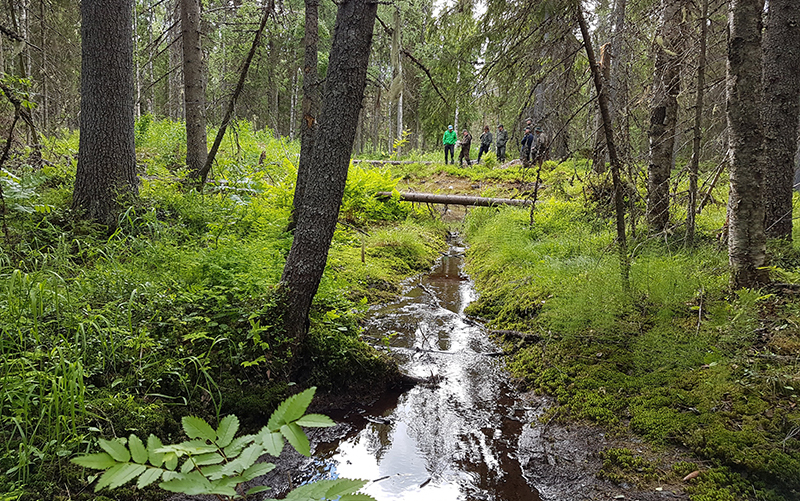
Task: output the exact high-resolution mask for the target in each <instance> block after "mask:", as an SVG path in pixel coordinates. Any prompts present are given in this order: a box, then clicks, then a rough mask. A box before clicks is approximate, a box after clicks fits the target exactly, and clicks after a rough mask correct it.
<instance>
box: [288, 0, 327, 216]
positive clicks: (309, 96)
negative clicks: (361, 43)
mask: <svg viewBox="0 0 800 501" xmlns="http://www.w3.org/2000/svg"><path fill="white" fill-rule="evenodd" d="M305 4H306V20H305V38H304V40H303V45H304V47H305V55H304V57H303V120H301V121H300V160H299V162H298V165H297V182H296V183H295V187H294V200H293V202H292V214H291V216H290V219H289V229H290V230H293V229H294V227H295V224H296V222H297V217H298V212H299V210H300V203H301V201H302V200H303V195H304V193H305V188H306V183H307V182H308V177H309V176H310V175H311V165H312V164H311V163H310V162H311V152H312V151H313V150H314V138H315V137H316V133H317V117H318V116H319V106H320V92H319V69H318V61H317V45H318V43H319V32H318V30H319V0H305Z"/></svg>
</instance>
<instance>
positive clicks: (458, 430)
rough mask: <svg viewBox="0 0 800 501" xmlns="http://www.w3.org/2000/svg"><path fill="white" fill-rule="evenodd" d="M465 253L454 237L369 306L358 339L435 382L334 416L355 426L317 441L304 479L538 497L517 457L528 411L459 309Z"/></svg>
mask: <svg viewBox="0 0 800 501" xmlns="http://www.w3.org/2000/svg"><path fill="white" fill-rule="evenodd" d="M463 253H464V249H463V248H462V247H460V246H459V244H458V243H455V244H452V245H451V247H450V249H449V251H448V253H447V254H446V255H444V256H443V257H442V258H441V260H440V261H439V263H438V264H437V266H436V267H435V269H434V270H433V271H432V272H431V273H429V274H428V275H426V276H424V277H422V278H421V279H419V280H418V282H417V283H416V284H413V285H409V287H408V290H407V291H406V292H405V294H404V296H403V297H402V298H401V299H400V300H399V301H397V302H394V303H391V304H387V305H382V306H380V307H376V308H374V309H373V310H372V311H371V314H370V316H369V319H368V320H367V322H366V326H365V337H366V338H367V339H369V340H370V341H371V342H372V343H373V344H374V345H376V346H383V347H384V349H387V350H389V351H390V352H391V354H392V355H393V356H395V357H397V359H398V360H399V362H400V366H401V370H403V371H404V372H406V373H407V374H410V375H412V376H417V377H420V378H428V379H429V380H431V381H432V383H431V384H425V385H418V386H416V387H414V388H413V389H411V390H409V391H408V392H406V393H403V394H402V395H400V396H399V397H398V396H396V395H395V396H394V397H387V398H386V399H385V400H386V401H382V402H378V403H377V404H375V405H374V406H373V407H371V408H369V409H358V410H354V411H351V412H349V413H347V414H344V415H343V416H336V417H335V418H336V419H337V420H339V421H346V422H349V423H351V424H353V425H354V427H355V428H354V429H355V430H356V431H355V432H354V433H351V434H350V435H349V436H347V437H345V438H344V439H341V440H336V441H334V442H329V443H322V444H318V445H317V447H316V451H315V454H314V458H313V460H312V462H311V463H310V465H309V466H308V467H307V468H306V470H305V473H306V475H308V477H309V479H310V480H319V479H323V478H337V477H339V476H342V477H348V478H361V479H368V480H371V482H370V483H369V484H367V486H366V487H365V488H364V489H363V490H362V492H365V493H367V494H370V495H372V496H373V497H375V499H377V500H378V501H390V500H415V501H426V500H435V501H450V500H497V501H501V500H502V501H515V500H526V501H539V499H540V498H539V495H538V493H537V492H536V490H535V489H534V488H533V487H531V486H530V485H529V482H528V481H527V480H526V478H525V476H524V475H523V470H522V468H521V467H520V463H519V461H518V458H517V449H518V443H519V438H520V435H521V434H522V432H523V427H529V426H530V424H529V423H531V421H533V420H535V413H534V412H533V410H532V409H530V408H526V407H524V406H523V404H522V402H521V401H518V400H517V399H516V394H515V392H514V390H513V389H512V388H511V386H510V384H509V380H508V375H507V374H506V372H505V371H504V370H503V368H502V365H501V363H500V358H499V357H497V355H498V351H499V349H498V347H497V346H496V345H495V344H493V343H492V342H491V341H490V340H489V339H488V336H487V334H486V331H485V329H484V328H483V327H482V326H481V325H479V324H477V323H475V322H473V321H472V320H470V319H469V318H467V317H466V315H464V308H465V307H466V306H467V305H468V304H469V303H470V302H471V301H473V300H474V299H476V297H477V295H476V292H475V290H474V288H473V284H472V281H471V280H470V279H469V278H468V277H467V276H465V275H464V273H463V271H462V265H463Z"/></svg>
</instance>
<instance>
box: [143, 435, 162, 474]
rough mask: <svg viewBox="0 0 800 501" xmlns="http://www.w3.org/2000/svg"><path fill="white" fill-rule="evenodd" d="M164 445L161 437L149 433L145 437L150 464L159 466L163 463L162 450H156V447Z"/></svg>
mask: <svg viewBox="0 0 800 501" xmlns="http://www.w3.org/2000/svg"><path fill="white" fill-rule="evenodd" d="M162 447H164V444H163V443H161V439H160V438H158V437H157V436H155V435H153V434H152V433H151V434H150V436H149V437H147V453H148V456H149V457H150V464H151V465H153V466H156V467H160V466H161V465H162V464H164V453H163V452H156V451H157V450H158V449H160V448H162Z"/></svg>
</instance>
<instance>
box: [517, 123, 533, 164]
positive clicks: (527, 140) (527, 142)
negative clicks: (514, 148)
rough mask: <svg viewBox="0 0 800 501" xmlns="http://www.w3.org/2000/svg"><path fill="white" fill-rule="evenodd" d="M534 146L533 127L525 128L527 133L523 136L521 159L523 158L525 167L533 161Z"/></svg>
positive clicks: (520, 151)
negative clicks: (532, 150)
mask: <svg viewBox="0 0 800 501" xmlns="http://www.w3.org/2000/svg"><path fill="white" fill-rule="evenodd" d="M532 146H533V134H532V133H531V129H530V128H528V127H526V128H525V135H524V136H522V142H521V143H520V149H519V159H520V160H522V166H523V167H529V166H530V162H531V147H532Z"/></svg>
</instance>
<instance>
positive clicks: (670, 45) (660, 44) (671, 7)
mask: <svg viewBox="0 0 800 501" xmlns="http://www.w3.org/2000/svg"><path fill="white" fill-rule="evenodd" d="M683 4H684V1H683V0H662V3H661V26H660V27H659V29H658V33H657V34H656V41H657V42H656V44H655V50H656V57H655V70H654V74H653V95H652V101H651V104H650V129H649V131H648V135H649V138H650V164H649V167H648V170H647V223H648V224H649V226H650V231H652V232H656V233H658V232H662V231H664V230H665V229H666V228H667V225H668V224H669V178H670V171H671V170H672V157H673V151H674V149H675V133H676V126H677V123H678V93H679V92H680V61H681V54H682V52H683V51H682V48H681V45H682V44H683V41H682V30H681V26H682V25H683V13H682V7H683V6H684V5H683Z"/></svg>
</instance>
